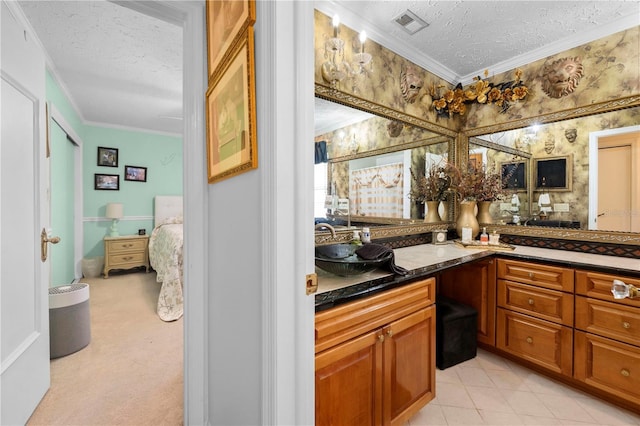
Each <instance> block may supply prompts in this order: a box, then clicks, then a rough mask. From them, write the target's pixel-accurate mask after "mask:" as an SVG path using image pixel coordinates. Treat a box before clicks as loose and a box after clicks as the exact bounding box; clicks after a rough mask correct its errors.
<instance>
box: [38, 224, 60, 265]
mask: <svg viewBox="0 0 640 426" xmlns="http://www.w3.org/2000/svg"><path fill="white" fill-rule="evenodd" d="M59 242H60V237H51V238H49V234H48V233H47V230H46V229H44V228H42V232H41V233H40V260H41V261H43V262H44V261H46V260H47V254H48V253H47V252H48V250H47V248H48V247H49V246H48V245H47V243H51V244H58V243H59Z"/></svg>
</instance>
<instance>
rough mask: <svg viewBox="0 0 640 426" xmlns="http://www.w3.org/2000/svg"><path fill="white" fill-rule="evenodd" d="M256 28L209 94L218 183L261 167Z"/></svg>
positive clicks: (210, 153)
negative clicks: (257, 132)
mask: <svg viewBox="0 0 640 426" xmlns="http://www.w3.org/2000/svg"><path fill="white" fill-rule="evenodd" d="M254 55H255V53H254V41H253V27H248V28H247V29H246V30H245V32H244V34H243V37H242V40H241V42H240V43H239V44H237V45H236V46H235V48H234V49H233V51H232V56H231V60H230V61H229V62H228V63H227V64H228V65H227V66H226V68H224V69H223V70H221V72H220V74H218V75H217V76H216V79H215V80H214V81H213V82H212V84H211V85H210V86H209V89H208V90H207V94H206V99H207V104H206V114H207V175H208V176H207V177H208V181H209V183H214V182H217V181H220V180H223V179H226V178H229V177H231V176H235V175H237V174H240V173H243V172H245V171H248V170H251V169H255V168H257V167H258V150H257V136H256V99H255V98H256V89H255V72H254V70H255V64H254Z"/></svg>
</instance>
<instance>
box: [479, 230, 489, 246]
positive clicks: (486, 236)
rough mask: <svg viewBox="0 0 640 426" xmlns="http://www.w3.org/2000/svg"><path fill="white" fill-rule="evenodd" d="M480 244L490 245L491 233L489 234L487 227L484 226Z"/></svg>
mask: <svg viewBox="0 0 640 426" xmlns="http://www.w3.org/2000/svg"><path fill="white" fill-rule="evenodd" d="M480 244H481V245H483V246H486V245H489V234H487V228H486V227H484V228H482V234H480Z"/></svg>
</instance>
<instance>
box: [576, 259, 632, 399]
mask: <svg viewBox="0 0 640 426" xmlns="http://www.w3.org/2000/svg"><path fill="white" fill-rule="evenodd" d="M614 279H620V280H622V281H624V282H626V283H627V284H632V285H635V286H640V280H639V279H633V278H628V277H621V276H617V275H612V274H602V273H594V272H587V271H576V325H575V327H576V330H577V331H576V336H575V367H574V377H575V378H576V379H577V380H579V381H581V382H583V383H586V384H587V385H589V386H592V387H594V388H597V389H598V390H601V391H604V392H607V393H608V394H610V395H613V396H614V397H615V398H619V399H621V400H623V401H626V402H627V403H630V404H632V405H634V406H635V407H638V406H640V300H638V299H620V300H616V299H614V298H613V296H612V294H611V284H612V282H613V280H614ZM578 330H579V331H578Z"/></svg>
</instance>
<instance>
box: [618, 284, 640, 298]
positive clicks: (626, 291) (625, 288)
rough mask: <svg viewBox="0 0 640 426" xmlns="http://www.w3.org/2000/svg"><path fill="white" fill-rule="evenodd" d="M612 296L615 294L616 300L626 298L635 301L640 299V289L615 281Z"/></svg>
mask: <svg viewBox="0 0 640 426" xmlns="http://www.w3.org/2000/svg"><path fill="white" fill-rule="evenodd" d="M611 294H613V298H614V299H624V298H625V297H628V298H629V299H633V298H635V297H640V288H638V287H635V286H632V285H631V284H626V283H625V282H623V281H620V280H613V284H611Z"/></svg>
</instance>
